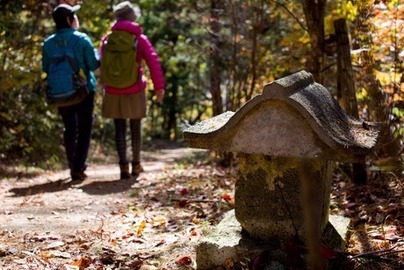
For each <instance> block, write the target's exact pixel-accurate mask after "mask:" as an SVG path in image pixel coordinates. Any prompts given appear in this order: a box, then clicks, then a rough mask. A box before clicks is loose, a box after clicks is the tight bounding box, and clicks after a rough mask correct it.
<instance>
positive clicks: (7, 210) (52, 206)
mask: <svg viewBox="0 0 404 270" xmlns="http://www.w3.org/2000/svg"><path fill="white" fill-rule="evenodd" d="M193 152H195V150H191V149H187V148H177V149H162V150H158V151H155V152H150V153H147V154H146V157H145V158H144V160H145V162H144V163H143V166H144V169H145V172H144V173H143V174H141V175H140V176H139V177H138V179H129V180H125V181H120V180H119V168H118V167H117V166H116V165H115V164H111V165H90V166H89V167H88V169H87V174H88V176H89V177H88V179H86V180H85V181H84V182H82V183H80V184H77V185H72V184H71V183H70V179H69V171H68V170H65V171H59V172H55V173H48V174H45V175H41V176H39V177H36V178H33V179H24V178H22V179H18V180H13V179H11V180H7V181H0V203H1V205H2V207H1V210H0V220H1V223H0V231H9V232H13V233H19V232H29V231H35V232H38V233H41V232H42V233H49V232H55V233H74V232H75V231H76V230H78V229H80V230H85V229H91V230H97V228H99V227H100V226H106V225H108V223H111V222H112V223H113V222H114V219H113V218H114V216H115V213H116V212H118V211H120V208H122V207H127V205H128V204H130V200H131V188H132V187H136V186H140V185H141V184H142V180H143V179H146V178H149V177H155V176H156V175H158V174H159V173H162V172H164V171H165V169H166V166H171V165H172V164H173V163H174V162H175V161H177V160H180V159H184V158H187V157H190V156H192V153H193Z"/></svg>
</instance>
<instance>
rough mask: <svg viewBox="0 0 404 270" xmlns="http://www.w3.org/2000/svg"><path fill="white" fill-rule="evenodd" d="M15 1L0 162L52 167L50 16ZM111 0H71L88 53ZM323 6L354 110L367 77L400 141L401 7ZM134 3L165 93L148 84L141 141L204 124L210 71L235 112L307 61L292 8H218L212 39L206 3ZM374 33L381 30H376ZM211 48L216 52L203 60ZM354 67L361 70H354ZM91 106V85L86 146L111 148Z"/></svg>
mask: <svg viewBox="0 0 404 270" xmlns="http://www.w3.org/2000/svg"><path fill="white" fill-rule="evenodd" d="M23 2H24V4H23V5H22V4H21V2H20V1H7V0H6V1H0V11H1V12H2V16H0V74H1V76H0V85H1V88H0V139H1V144H0V160H1V161H7V160H8V161H11V160H17V159H22V160H23V161H24V162H26V163H27V164H36V165H40V166H42V167H47V166H55V165H57V164H59V163H60V161H61V160H62V161H63V160H64V153H63V147H62V125H61V121H60V118H59V116H58V115H57V112H56V110H55V109H54V108H52V107H49V106H48V105H47V104H46V103H45V100H44V91H43V81H42V80H43V75H42V74H41V46H42V41H43V39H44V38H45V37H46V36H48V35H49V34H51V33H52V32H53V31H54V30H55V28H54V24H53V21H52V19H51V15H50V14H51V11H52V8H53V6H51V5H50V4H49V2H50V1H45V0H41V1H33V0H27V1H23ZM53 2H54V1H53ZM118 2H119V1H117V0H114V1H110V0H99V1H95V0H88V1H81V5H82V8H81V9H80V11H79V12H78V16H79V19H80V30H81V31H84V32H86V33H87V34H88V35H89V36H90V37H91V39H92V41H93V43H94V45H95V46H96V47H97V48H98V47H99V45H100V40H101V37H103V36H104V35H105V34H107V33H108V31H109V27H110V25H111V23H112V22H113V12H112V6H113V5H114V4H117V3H118ZM327 3H328V4H327V9H326V21H325V33H326V36H327V37H329V36H330V35H331V34H332V33H333V21H334V20H335V19H338V18H346V19H347V21H348V22H350V25H349V28H350V30H351V32H352V41H351V42H352V46H353V48H354V49H355V50H360V51H361V52H362V53H359V54H355V55H354V58H353V59H354V61H355V64H357V65H356V66H357V67H358V71H357V75H358V76H357V88H358V93H357V96H358V97H359V105H360V107H361V108H360V109H362V108H369V106H370V105H369V104H372V102H373V101H374V96H373V94H372V93H370V91H369V85H370V84H369V80H368V79H369V78H370V77H372V76H374V77H377V79H378V80H379V81H380V82H381V87H382V90H383V95H384V96H385V97H386V99H385V101H386V104H381V109H380V111H382V112H383V113H386V112H387V113H388V114H389V115H390V117H387V118H386V119H392V120H391V121H390V122H388V125H389V126H390V127H391V129H390V130H391V134H392V135H394V137H397V138H400V136H401V137H402V134H403V126H402V119H403V110H402V108H403V107H402V102H403V92H402V90H400V89H401V88H402V85H401V86H400V80H402V78H401V77H400V76H401V74H402V71H403V65H402V57H401V56H400V52H401V51H402V48H400V46H399V45H400V44H402V41H403V35H402V33H403V31H402V30H403V29H402V24H400V23H399V22H400V19H399V14H402V10H403V5H402V4H401V3H400V1H395V0H394V1H383V3H386V7H387V9H386V10H383V11H380V10H379V11H378V12H375V13H372V9H370V8H369V7H372V6H373V1H368V0H361V1H354V2H352V1H340V0H338V1H327ZM137 4H138V5H139V7H140V8H141V11H142V16H141V17H140V18H139V20H138V22H139V24H140V25H141V26H142V28H143V31H144V33H145V34H146V35H147V36H148V37H149V39H150V41H151V43H152V44H153V45H154V47H155V49H156V50H157V53H158V55H159V57H160V60H161V62H162V65H163V70H164V73H165V78H166V85H167V87H166V97H165V99H164V102H163V104H162V105H160V104H157V103H156V102H155V98H154V95H153V91H152V90H153V89H152V83H151V82H149V90H150V91H149V93H148V96H149V97H150V98H149V101H148V102H149V104H148V105H149V106H148V108H149V111H148V118H147V119H146V121H145V122H146V125H145V130H144V131H145V133H144V135H145V138H148V137H150V136H153V137H165V138H171V139H178V138H181V134H182V132H181V131H182V128H183V127H184V126H186V125H187V124H194V123H196V122H198V121H200V120H203V119H206V118H208V117H211V116H212V100H211V93H210V87H211V84H210V82H211V75H212V74H211V67H212V64H213V63H215V64H217V65H218V66H219V69H220V71H219V74H218V75H219V78H220V87H221V89H220V90H221V95H222V98H223V103H224V104H223V107H224V109H225V110H232V111H235V110H237V109H238V108H240V107H241V106H242V105H243V104H244V103H245V102H246V101H247V100H248V99H249V98H251V97H253V96H254V95H257V94H259V93H261V91H262V87H263V85H265V84H266V83H268V82H270V81H272V80H274V79H277V78H280V77H283V76H285V75H287V74H290V73H292V72H295V71H298V70H301V69H304V68H305V67H306V64H307V63H306V59H307V56H308V55H310V54H311V53H312V52H311V48H310V37H309V35H308V33H307V29H306V28H307V26H306V24H305V21H304V18H305V17H304V14H303V10H302V6H301V3H300V2H296V1H264V0H254V1H244V0H232V1H224V2H222V3H221V7H220V10H215V12H218V14H219V25H220V29H219V30H218V32H217V36H214V35H212V33H213V32H212V24H211V22H212V12H213V11H212V9H211V8H212V1H211V0H209V1H208V0H202V1H194V0H191V1H189V0H155V1H148V0H140V1H138V2H137ZM384 23H385V24H384ZM382 25H383V26H386V27H379V26H382ZM375 26H377V27H375ZM214 39H215V43H214V42H213V40H214ZM213 44H214V45H213ZM212 46H218V47H219V48H218V49H219V50H218V54H217V55H214V56H212V57H210V52H211V49H212ZM392 48H393V50H392ZM328 56H329V57H328V58H327V59H326V61H327V63H325V64H326V65H328V66H329V68H328V69H327V70H326V71H324V73H325V77H326V80H325V84H326V85H325V86H326V87H327V88H329V89H331V90H332V89H335V88H336V81H335V78H336V76H335V72H336V71H335V66H333V63H334V62H335V59H334V56H335V55H333V54H332V53H331V54H329V55H328ZM400 57H401V58H400ZM371 59H373V60H371ZM372 61H373V62H372ZM363 63H365V65H368V66H361V65H363ZM145 72H146V73H147V72H148V70H147V68H145ZM96 75H97V76H98V75H99V74H98V73H96ZM400 87H401V88H400ZM101 102H102V89H101V86H100V85H98V94H97V95H96V104H97V106H96V108H95V121H94V132H93V139H94V140H93V146H94V147H96V148H97V149H98V147H99V146H106V147H107V148H109V147H111V148H113V147H114V143H113V136H114V132H113V125H112V121H111V120H106V119H103V118H102V117H101V112H100V111H101ZM373 114H375V111H374V110H373V111H371V112H370V119H369V120H374V119H375V117H374V116H373ZM112 151H113V150H112Z"/></svg>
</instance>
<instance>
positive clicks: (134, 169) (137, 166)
mask: <svg viewBox="0 0 404 270" xmlns="http://www.w3.org/2000/svg"><path fill="white" fill-rule="evenodd" d="M141 172H144V169H143V167H142V165H140V163H132V175H139V174H140V173H141Z"/></svg>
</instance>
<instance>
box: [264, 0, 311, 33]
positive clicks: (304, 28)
mask: <svg viewBox="0 0 404 270" xmlns="http://www.w3.org/2000/svg"><path fill="white" fill-rule="evenodd" d="M270 1H271V2H273V3H275V4H276V5H278V6H281V7H282V8H283V9H284V10H286V12H287V13H289V15H290V16H292V18H293V19H295V20H296V22H297V23H298V24H299V25H300V27H301V28H302V29H303V30H304V31H306V32H308V29H307V28H306V27H305V26H304V25H303V24H302V23H301V22H300V21H299V18H297V17H296V16H295V15H294V14H293V13H292V11H290V10H289V9H288V8H287V6H285V5H284V4H282V3H279V2H278V1H276V0H270Z"/></svg>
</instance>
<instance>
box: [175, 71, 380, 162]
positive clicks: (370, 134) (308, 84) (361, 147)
mask: <svg viewBox="0 0 404 270" xmlns="http://www.w3.org/2000/svg"><path fill="white" fill-rule="evenodd" d="M183 135H184V139H185V140H186V141H188V143H189V146H190V147H194V148H204V149H212V150H218V151H229V152H243V153H255V154H263V155H269V156H284V157H302V158H321V159H327V160H343V161H345V162H346V161H355V160H357V159H358V158H360V157H362V156H363V155H366V154H368V153H369V152H370V151H371V150H372V148H373V147H374V145H375V143H376V139H377V135H378V131H377V129H376V128H375V126H374V125H372V124H371V123H367V122H364V121H361V120H357V119H354V118H352V117H350V116H349V115H347V113H346V112H345V111H344V110H343V109H342V108H341V106H340V105H339V103H338V102H337V100H336V99H335V98H334V97H333V96H332V95H331V94H330V92H329V91H328V90H327V89H326V88H325V87H324V86H322V85H321V84H318V83H316V82H315V81H314V79H313V77H312V75H311V74H310V73H308V72H306V71H300V72H297V73H294V74H292V75H290V76H287V77H284V78H282V79H279V80H276V81H273V82H271V83H269V84H267V85H266V86H265V87H264V91H263V93H262V94H260V95H257V96H255V97H254V98H253V99H251V100H250V101H248V102H247V103H245V104H244V106H243V107H241V108H240V109H239V110H238V111H237V112H225V113H223V114H220V115H218V116H216V117H213V118H211V119H208V120H205V121H202V122H200V123H198V124H196V125H194V126H191V127H189V128H188V129H186V130H185V131H184V133H183Z"/></svg>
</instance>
